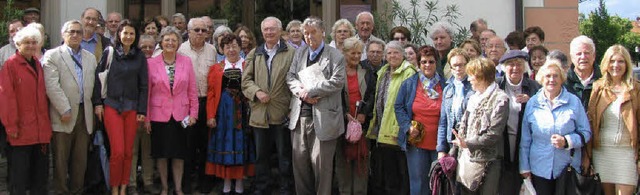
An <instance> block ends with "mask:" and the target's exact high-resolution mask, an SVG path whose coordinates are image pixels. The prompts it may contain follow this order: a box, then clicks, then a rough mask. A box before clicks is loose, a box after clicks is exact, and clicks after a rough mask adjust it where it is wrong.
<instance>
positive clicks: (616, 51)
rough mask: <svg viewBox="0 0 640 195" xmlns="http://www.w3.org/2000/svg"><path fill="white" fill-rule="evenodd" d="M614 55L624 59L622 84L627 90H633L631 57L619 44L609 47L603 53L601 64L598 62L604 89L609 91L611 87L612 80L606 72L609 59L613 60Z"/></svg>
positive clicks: (609, 64) (609, 62)
mask: <svg viewBox="0 0 640 195" xmlns="http://www.w3.org/2000/svg"><path fill="white" fill-rule="evenodd" d="M614 55H622V58H624V63H625V73H624V75H623V76H622V84H623V85H625V87H627V89H628V90H631V89H633V81H634V80H635V79H634V77H633V65H632V64H631V55H630V54H629V51H628V50H627V48H625V47H624V46H622V45H619V44H616V45H613V46H611V47H609V49H607V51H606V52H604V56H603V57H602V62H600V65H601V68H600V73H602V78H600V79H601V80H603V84H604V87H605V88H609V89H610V88H611V87H613V80H612V78H611V74H610V73H609V71H607V70H608V69H609V66H611V58H613V56H614Z"/></svg>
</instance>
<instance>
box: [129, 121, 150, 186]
mask: <svg viewBox="0 0 640 195" xmlns="http://www.w3.org/2000/svg"><path fill="white" fill-rule="evenodd" d="M138 154H140V156H141V157H142V158H141V159H140V161H142V162H141V163H142V182H143V183H144V185H145V186H146V185H152V184H153V164H154V162H155V161H154V160H153V158H152V157H151V135H149V134H148V133H147V131H146V130H145V129H144V125H139V126H138V131H137V132H136V138H135V139H134V140H133V156H132V158H131V159H132V160H131V176H130V177H129V186H136V185H137V180H138V177H137V175H138V174H137V170H138Z"/></svg>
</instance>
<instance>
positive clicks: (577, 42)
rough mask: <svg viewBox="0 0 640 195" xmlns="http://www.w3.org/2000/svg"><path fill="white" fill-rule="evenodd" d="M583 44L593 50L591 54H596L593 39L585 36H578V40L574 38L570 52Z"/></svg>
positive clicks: (570, 45)
mask: <svg viewBox="0 0 640 195" xmlns="http://www.w3.org/2000/svg"><path fill="white" fill-rule="evenodd" d="M582 44H587V45H589V46H591V49H592V50H591V52H596V44H594V43H593V40H592V39H591V38H589V37H587V36H584V35H580V36H577V37H576V38H573V40H571V44H569V50H572V49H573V48H576V47H579V46H580V45H582Z"/></svg>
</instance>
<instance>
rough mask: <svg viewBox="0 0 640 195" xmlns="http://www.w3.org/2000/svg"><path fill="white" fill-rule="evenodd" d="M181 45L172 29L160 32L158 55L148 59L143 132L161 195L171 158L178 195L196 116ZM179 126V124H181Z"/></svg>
mask: <svg viewBox="0 0 640 195" xmlns="http://www.w3.org/2000/svg"><path fill="white" fill-rule="evenodd" d="M181 42H182V40H181V36H180V34H179V33H178V30H177V29H176V28H175V27H167V28H165V29H163V30H162V32H161V33H160V47H161V48H162V55H158V56H157V57H154V58H150V59H149V61H148V64H149V106H148V112H147V119H148V122H147V123H146V127H147V132H149V133H151V155H152V156H153V157H154V158H156V160H157V163H158V172H160V180H161V181H162V193H161V194H168V191H169V190H168V185H167V159H172V161H171V164H172V171H173V181H174V185H175V193H176V194H179V195H182V194H183V193H182V187H181V183H182V173H183V165H184V161H183V160H184V158H185V155H184V154H186V150H187V144H186V141H187V137H186V131H188V129H187V128H188V127H186V126H191V125H193V124H195V122H196V117H198V95H197V91H196V81H195V73H194V71H193V66H192V65H191V60H190V59H189V57H186V56H182V55H178V54H177V53H176V51H177V50H178V47H179V45H180V43H181ZM181 123H182V124H181Z"/></svg>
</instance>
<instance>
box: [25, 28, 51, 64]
mask: <svg viewBox="0 0 640 195" xmlns="http://www.w3.org/2000/svg"><path fill="white" fill-rule="evenodd" d="M29 26H31V27H34V28H36V29H38V32H40V36H41V37H42V42H40V45H38V48H36V53H35V57H36V59H38V60H39V61H40V60H42V56H43V55H44V52H45V51H46V49H45V48H44V47H43V46H44V43H46V42H47V36H46V35H45V33H44V26H42V24H40V23H37V22H33V23H31V24H29V25H27V27H29Z"/></svg>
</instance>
